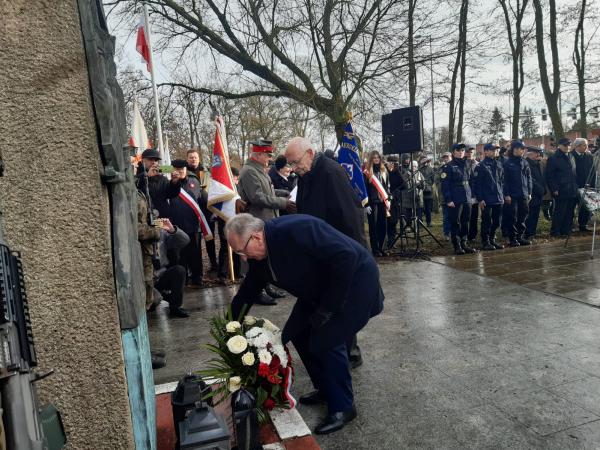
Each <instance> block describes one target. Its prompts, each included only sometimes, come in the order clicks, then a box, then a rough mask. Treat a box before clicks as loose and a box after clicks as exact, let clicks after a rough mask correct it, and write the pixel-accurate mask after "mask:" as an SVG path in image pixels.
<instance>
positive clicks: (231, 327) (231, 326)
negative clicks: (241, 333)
mask: <svg viewBox="0 0 600 450" xmlns="http://www.w3.org/2000/svg"><path fill="white" fill-rule="evenodd" d="M241 328H242V324H241V323H239V322H238V321H236V320H234V321H232V322H229V323H228V324H227V325H225V329H226V330H227V332H228V333H235V332H237V331H238V330H240V329H241Z"/></svg>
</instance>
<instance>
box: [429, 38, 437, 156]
mask: <svg viewBox="0 0 600 450" xmlns="http://www.w3.org/2000/svg"><path fill="white" fill-rule="evenodd" d="M429 69H430V72H431V138H432V140H433V160H434V161H437V149H436V142H435V104H434V99H433V47H432V45H431V35H429Z"/></svg>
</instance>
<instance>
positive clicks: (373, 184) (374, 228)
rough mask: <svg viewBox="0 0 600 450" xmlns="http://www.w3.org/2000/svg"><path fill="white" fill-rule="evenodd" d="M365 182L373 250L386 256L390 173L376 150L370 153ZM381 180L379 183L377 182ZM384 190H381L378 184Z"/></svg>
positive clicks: (379, 254) (374, 252)
mask: <svg viewBox="0 0 600 450" xmlns="http://www.w3.org/2000/svg"><path fill="white" fill-rule="evenodd" d="M364 175H365V184H366V185H367V192H368V194H369V205H368V207H367V214H368V220H369V238H370V241H371V251H372V252H373V255H374V256H384V255H386V254H387V253H386V252H385V250H384V248H383V245H384V243H385V236H386V228H387V215H388V209H387V205H389V202H388V197H389V189H390V180H389V173H388V171H387V169H386V167H385V164H384V163H383V159H382V158H381V154H380V153H379V152H378V151H376V150H374V151H372V152H371V153H369V156H368V158H367V162H366V164H365V169H364ZM377 181H379V183H377ZM378 185H379V186H381V187H382V188H383V190H379V189H378V188H377V186H378Z"/></svg>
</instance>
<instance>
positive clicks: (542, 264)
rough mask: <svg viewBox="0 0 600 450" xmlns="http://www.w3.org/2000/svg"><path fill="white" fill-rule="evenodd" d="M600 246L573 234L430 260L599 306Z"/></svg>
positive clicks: (586, 238) (587, 238)
mask: <svg viewBox="0 0 600 450" xmlns="http://www.w3.org/2000/svg"><path fill="white" fill-rule="evenodd" d="M598 247H600V245H599V243H598V242H596V244H595V251H594V258H592V257H591V256H592V252H591V248H592V238H591V237H583V238H582V237H577V238H571V240H570V241H569V242H568V243H567V245H566V246H565V241H564V240H558V241H554V242H552V243H548V244H540V245H531V246H527V247H517V248H506V249H504V250H496V251H491V252H483V251H481V252H478V253H476V254H472V255H462V256H441V257H436V258H433V261H436V262H439V263H441V264H445V265H448V266H450V267H454V268H456V269H460V270H465V271H467V272H471V273H475V274H478V275H483V276H488V277H494V278H499V279H501V280H505V281H509V282H511V283H517V284H520V285H522V286H526V287H529V288H531V289H534V290H538V291H543V292H547V293H551V294H556V295H559V296H562V297H566V298H569V299H571V300H577V301H582V302H585V303H589V304H591V305H595V306H600V249H599V248H598Z"/></svg>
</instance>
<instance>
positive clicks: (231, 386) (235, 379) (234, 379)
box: [229, 377, 242, 392]
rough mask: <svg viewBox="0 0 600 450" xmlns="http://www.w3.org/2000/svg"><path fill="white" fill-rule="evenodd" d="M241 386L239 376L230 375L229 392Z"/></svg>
mask: <svg viewBox="0 0 600 450" xmlns="http://www.w3.org/2000/svg"><path fill="white" fill-rule="evenodd" d="M241 387H242V379H241V378H240V377H231V378H230V379H229V392H235V391H237V390H239V389H240V388H241Z"/></svg>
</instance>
